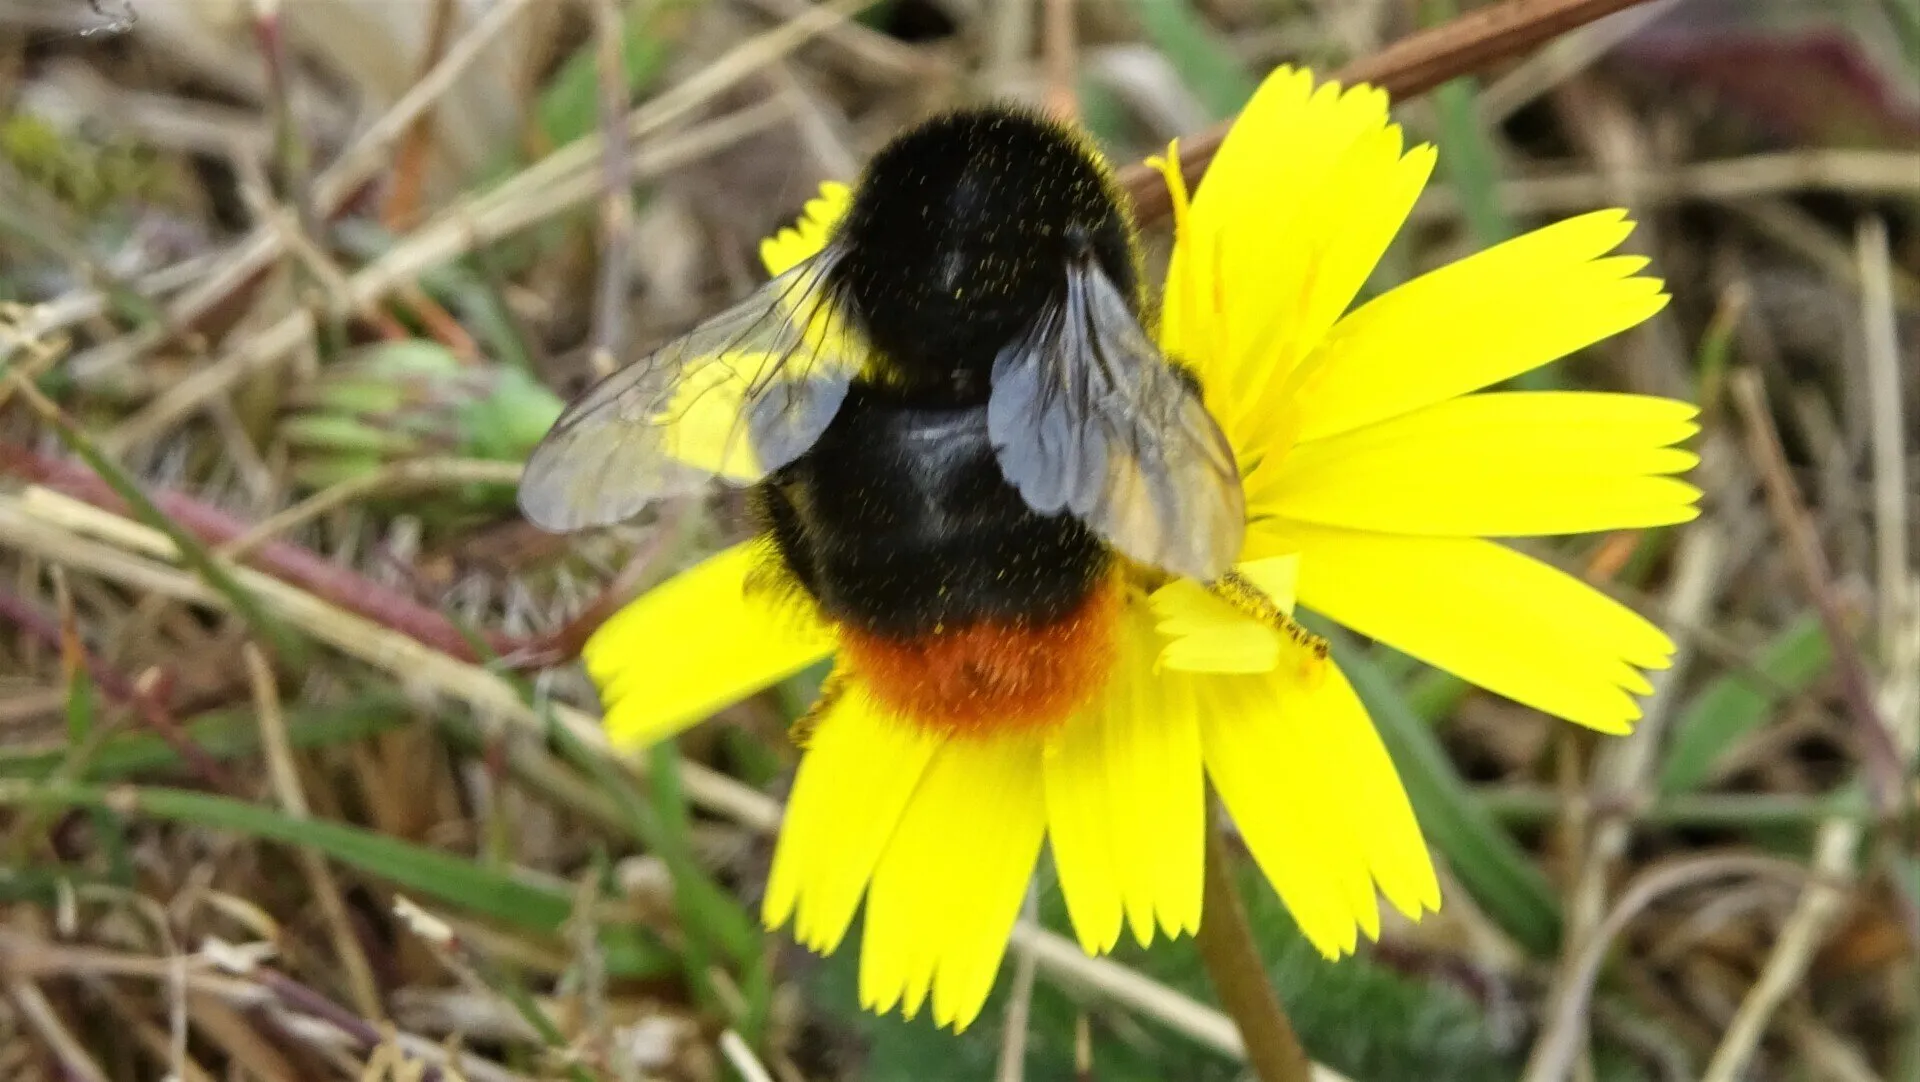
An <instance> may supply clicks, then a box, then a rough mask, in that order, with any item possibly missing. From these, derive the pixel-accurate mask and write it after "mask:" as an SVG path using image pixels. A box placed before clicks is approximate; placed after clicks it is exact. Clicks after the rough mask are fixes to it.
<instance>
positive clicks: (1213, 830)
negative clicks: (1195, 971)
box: [1193, 807, 1313, 1082]
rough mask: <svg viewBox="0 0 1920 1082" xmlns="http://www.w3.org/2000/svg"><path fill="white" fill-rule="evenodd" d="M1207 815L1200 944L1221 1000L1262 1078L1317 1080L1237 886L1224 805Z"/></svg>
mask: <svg viewBox="0 0 1920 1082" xmlns="http://www.w3.org/2000/svg"><path fill="white" fill-rule="evenodd" d="M1207 820H1208V821H1207V872H1206V888H1205V889H1206V895H1205V898H1204V900H1203V901H1202V903H1201V909H1200V931H1199V932H1198V933H1197V934H1196V935H1195V936H1194V940H1193V941H1194V944H1195V945H1196V946H1198V947H1199V948H1200V958H1201V960H1202V961H1203V962H1205V963H1206V967H1207V976H1208V978H1209V979H1211V980H1212V981H1213V990H1214V994H1215V995H1217V996H1219V997H1220V1006H1221V1007H1222V1008H1223V1009H1225V1011H1226V1012H1227V1014H1228V1015H1230V1016H1231V1017H1232V1018H1233V1024H1234V1025H1235V1026H1237V1027H1239V1030H1240V1039H1241V1040H1242V1041H1244V1042H1245V1043H1246V1046H1247V1063H1248V1064H1249V1065H1250V1066H1251V1067H1252V1068H1253V1073H1254V1074H1255V1075H1256V1076H1258V1077H1259V1079H1260V1082H1311V1079H1312V1078H1313V1064H1312V1062H1311V1061H1310V1060H1308V1059H1307V1052H1306V1049H1304V1048H1302V1047H1300V1038H1299V1037H1298V1036H1296V1035H1295V1034H1294V1032H1293V1022H1292V1021H1291V1020H1290V1019H1288V1017H1287V1010H1286V1008H1285V1007H1282V1006H1281V1005H1280V997H1279V996H1277V995H1275V994H1274V991H1273V986H1272V985H1271V984H1269V983H1267V967H1266V965H1265V964H1264V963H1262V962H1261V961H1260V951H1259V949H1258V948H1257V947H1256V946H1255V945H1254V941H1253V927H1252V925H1250V924H1248V923H1247V910H1246V907H1245V906H1242V905H1241V904H1240V894H1239V891H1238V890H1237V889H1236V888H1235V887H1234V883H1233V874H1232V872H1231V871H1230V870H1229V869H1228V864H1227V862H1228V859H1229V857H1228V854H1227V843H1226V839H1225V837H1223V836H1222V834H1221V823H1220V811H1219V808H1218V807H1214V808H1213V809H1212V811H1211V812H1210V813H1209V814H1208V817H1207Z"/></svg>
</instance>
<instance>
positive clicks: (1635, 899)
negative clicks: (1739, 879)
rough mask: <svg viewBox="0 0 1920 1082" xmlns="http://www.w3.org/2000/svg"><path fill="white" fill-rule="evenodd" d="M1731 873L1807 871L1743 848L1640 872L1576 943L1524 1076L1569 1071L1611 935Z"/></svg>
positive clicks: (1546, 1079) (1794, 877)
mask: <svg viewBox="0 0 1920 1082" xmlns="http://www.w3.org/2000/svg"><path fill="white" fill-rule="evenodd" d="M1735 876H1754V877H1757V876H1768V877H1772V878H1778V879H1783V880H1787V881H1790V882H1799V881H1801V880H1803V879H1804V878H1805V877H1806V872H1805V870H1804V869H1802V868H1800V867H1799V866H1797V865H1795V864H1792V863H1790V862H1788V861H1784V860H1779V859H1776V858H1773V857H1756V856H1749V855H1747V854H1745V853H1728V854H1723V855H1719V856H1706V857H1700V858H1698V859H1694V860H1685V861H1677V862H1673V863H1670V864H1667V865H1664V866H1661V867H1656V868H1653V869H1651V870H1649V871H1646V872H1643V873H1642V874H1641V875H1640V876H1639V877H1638V878H1636V879H1635V880H1634V881H1633V884H1632V885H1631V886H1629V887H1628V888H1627V889H1626V890H1625V891H1624V892H1623V893H1622V894H1621V895H1620V900H1619V902H1617V903H1615V904H1614V907H1613V910H1612V911H1611V912H1609V913H1608V914H1607V918H1606V919H1605V920H1603V921H1601V922H1600V925H1599V927H1597V928H1596V929H1594V933H1593V936H1592V937H1591V938H1590V939H1589V940H1588V941H1587V942H1586V943H1585V944H1584V945H1583V946H1582V947H1581V948H1580V954H1579V957H1578V958H1577V959H1576V961H1575V964H1574V967H1573V974H1574V979H1572V980H1569V981H1567V982H1565V983H1564V984H1562V985H1561V986H1560V987H1559V988H1557V989H1556V991H1555V995H1554V1002H1553V1003H1552V1004H1550V1005H1549V1006H1548V1008H1547V1019H1546V1024H1545V1025H1544V1026H1543V1027H1542V1033H1541V1036H1540V1039H1539V1040H1538V1041H1537V1042H1535V1044H1534V1046H1533V1054H1532V1055H1531V1056H1529V1057H1528V1059H1527V1070H1526V1074H1525V1075H1524V1076H1523V1079H1524V1082H1561V1080H1562V1079H1565V1078H1566V1077H1568V1074H1569V1072H1570V1071H1571V1070H1572V1068H1573V1060H1574V1057H1575V1055H1576V1054H1577V1052H1578V1049H1579V1047H1580V1037H1581V1035H1583V1034H1584V1033H1585V1032H1586V1024H1585V1020H1586V1015H1587V1010H1588V1002H1589V1000H1590V998H1591V996H1592V994H1593V984H1594V980H1595V978H1596V977H1598V976H1599V973H1600V963H1601V962H1603V961H1605V959H1606V957H1607V952H1608V951H1609V949H1610V948H1611V947H1612V945H1613V940H1614V937H1616V936H1618V935H1619V934H1620V933H1621V931H1622V930H1624V929H1625V928H1626V926H1627V925H1628V923H1630V922H1631V921H1632V920H1633V918H1634V917H1636V916H1638V915H1639V914H1640V912H1641V911H1642V910H1644V909H1646V908H1647V907H1648V906H1649V905H1652V904H1653V903H1654V902H1655V901H1658V900H1659V899H1660V898H1661V897H1663V896H1665V895H1667V894H1670V893H1672V892H1673V891H1676V890H1682V889H1685V888H1688V887H1697V886H1701V885H1703V884H1705V883H1710V882H1714V881H1717V880H1721V879H1727V878H1732V877H1735Z"/></svg>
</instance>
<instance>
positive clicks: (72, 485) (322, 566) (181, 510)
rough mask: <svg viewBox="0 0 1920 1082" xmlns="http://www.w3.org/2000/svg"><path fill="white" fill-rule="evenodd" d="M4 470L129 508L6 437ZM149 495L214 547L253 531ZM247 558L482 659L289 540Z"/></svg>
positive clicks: (101, 484) (461, 639) (213, 512)
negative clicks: (12, 442) (8, 440)
mask: <svg viewBox="0 0 1920 1082" xmlns="http://www.w3.org/2000/svg"><path fill="white" fill-rule="evenodd" d="M0 472H4V473H8V474H12V475H13V476H15V477H18V478H21V479H22V480H26V481H32V482H36V483H39V484H43V485H46V486H47V487H49V488H53V489H56V490H58V491H61V492H64V493H66V494H67V495H69V496H73V497H75V498H76V499H80V500H84V501H86V502H87V503H90V504H92V505H93V506H95V507H98V508H101V509H103V510H107V511H112V512H114V513H115V514H125V513H127V507H126V504H125V503H124V502H123V501H122V500H121V499H120V497H119V495H118V494H116V493H115V492H114V491H113V489H112V488H111V487H110V486H109V485H108V484H107V483H106V482H105V481H103V480H101V479H100V478H98V477H96V476H94V474H93V473H92V472H91V471H89V470H87V469H85V468H84V467H81V466H77V465H74V464H72V463H69V462H65V461H62V460H60V459H56V458H50V457H48V456H46V455H42V454H39V453H37V452H34V451H31V450H29V449H27V448H25V447H21V446H20V445H18V444H11V443H3V442H0ZM148 495H149V498H151V499H152V500H153V502H154V504H155V505H156V506H157V507H159V508H160V510H162V511H164V512H165V513H166V514H167V516H168V517H170V518H172V519H173V520H174V521H175V522H177V523H179V524H180V526H181V528H183V529H185V530H186V531H187V532H189V533H191V534H193V535H194V536H195V537H198V538H199V539H200V540H201V541H202V542H204V543H205V544H208V545H212V546H222V545H226V544H229V543H231V542H233V541H235V540H238V539H239V538H241V537H244V536H246V535H247V534H248V533H249V532H250V531H251V529H252V526H251V524H249V523H247V522H243V521H241V520H240V519H237V518H234V517H233V516H232V515H229V514H227V513H226V512H224V511H221V510H219V509H218V508H215V507H212V506H210V505H208V504H204V503H201V502H200V501H199V500H196V499H193V498H192V497H190V496H185V495H182V494H181V493H178V492H172V491H169V490H166V489H159V488H156V489H153V490H151V491H150V492H149V493H148ZM245 562H247V563H249V564H252V565H253V566H255V567H258V568H260V569H261V570H263V571H266V572H268V573H270V574H272V575H273V576H274V577H276V578H279V579H282V580H285V581H286V582H289V583H292V584H294V585H297V586H299V587H301V588H302V589H304V590H306V591H308V592H309V593H312V594H314V595H316V596H318V597H321V598H324V599H326V600H327V601H328V602H329V603H331V604H334V605H337V606H339V607H340V608H343V609H346V610H348V611H350V612H353V613H356V614H358V615H360V616H364V617H366V618H367V619H369V620H372V621H374V622H376V623H379V624H383V625H385V626H387V627H390V628H392V629H394V630H396V631H399V632H401V633H402V634H405V635H408V636H410V637H411V638H414V639H416V640H418V641H419V642H421V643H423V644H425V645H427V646H431V647H433V648H434V649H435V650H439V651H441V652H443V653H446V654H451V655H452V656H454V657H457V658H460V659H462V660H464V661H469V662H472V661H476V660H478V656H477V655H476V654H475V653H474V649H473V645H472V643H470V642H469V641H468V640H467V637H466V636H465V635H464V634H462V633H461V631H460V629H459V628H457V627H455V626H454V624H453V622H452V621H451V620H448V619H447V618H446V617H445V616H442V615H441V614H439V613H437V612H435V611H433V610H432V609H429V608H427V607H426V606H424V605H421V604H419V603H417V602H415V601H413V600H411V599H409V598H406V597H402V596H400V595H399V594H397V593H394V592H393V591H392V590H390V589H388V588H386V587H383V586H380V585H378V584H376V583H374V582H371V581H369V580H368V579H366V578H364V577H362V576H360V575H358V574H356V573H354V572H352V571H350V570H347V569H346V568H343V567H341V566H339V565H338V564H334V563H332V562H330V561H328V560H326V559H324V558H322V557H320V556H318V555H316V554H315V553H312V552H310V551H308V550H306V549H304V548H301V547H300V546H298V545H294V544H291V543H288V542H284V541H273V542H268V543H267V544H264V545H262V546H260V548H259V549H258V550H256V551H255V552H253V553H252V554H251V555H250V556H249V557H248V558H247V560H246V561H245ZM483 637H484V638H485V640H486V642H487V643H488V645H489V647H490V648H491V649H493V650H494V651H496V652H498V653H507V652H510V651H512V650H516V649H520V648H522V646H523V645H524V644H522V643H520V642H517V641H515V640H513V639H511V638H509V637H508V636H505V635H501V634H498V633H493V634H489V635H485V636H483Z"/></svg>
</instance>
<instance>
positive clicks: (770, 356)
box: [520, 108, 1245, 727]
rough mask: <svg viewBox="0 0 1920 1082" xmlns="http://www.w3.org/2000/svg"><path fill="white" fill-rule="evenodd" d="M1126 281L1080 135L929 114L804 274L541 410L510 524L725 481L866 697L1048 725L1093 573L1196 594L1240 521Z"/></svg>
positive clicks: (1207, 430) (1229, 463) (574, 522)
mask: <svg viewBox="0 0 1920 1082" xmlns="http://www.w3.org/2000/svg"><path fill="white" fill-rule="evenodd" d="M1140 280H1141V271H1140V261H1139V256H1138V252H1137V248H1136V245H1135V243H1134V235H1133V225H1132V221H1131V219H1130V218H1129V216H1128V213H1127V211H1126V209H1125V203H1124V202H1123V199H1122V197H1121V195H1120V193H1119V192H1118V190H1117V189H1116V188H1115V186H1114V183H1113V180H1112V177H1111V176H1110V174H1109V172H1108V170H1107V167H1106V165H1105V164H1104V162H1103V160H1102V159H1101V158H1100V156H1099V154H1098V153H1097V152H1096V151H1095V150H1094V149H1093V148H1092V147H1091V145H1090V144H1089V143H1088V142H1087V141H1086V140H1085V139H1084V137H1082V136H1081V135H1079V134H1078V133H1076V132H1074V131H1073V130H1071V129H1069V128H1066V127H1063V126H1061V125H1059V124H1056V123H1054V122H1052V121H1049V120H1046V119H1044V118H1042V117H1040V116H1038V115H1036V114H1032V113H1028V112H1023V111H1019V110H1012V109H1003V108H989V109H978V110H972V111H968V112H962V113H956V114H953V115H951V116H946V117H942V118H938V119H935V120H932V121H929V122H927V123H925V124H923V125H921V126H919V127H917V128H915V129H913V130H911V131H909V132H907V133H905V134H903V135H901V136H900V137H898V138H897V139H895V140H894V141H893V142H892V143H889V144H888V145H887V146H886V147H885V148H883V149H882V150H881V151H880V152H879V154H877V155H876V156H875V157H874V159H873V161H872V163H871V164H870V166H869V168H868V169H867V172H866V175H865V176H864V177H863V178H862V180H861V182H860V184H859V186H858V187H857V188H856V189H855V192H854V194H853V197H852V199H851V201H850V203H849V205H848V207H847V210H846V213H845V214H844V216H843V217H842V218H841V220H840V221H839V222H838V223H837V224H836V225H835V226H834V227H833V228H832V231H831V233H830V235H829V236H828V238H827V239H826V242H825V245H824V247H822V248H821V249H820V251H819V252H818V253H817V254H816V255H814V256H812V257H810V258H808V259H806V260H804V261H803V262H801V263H800V264H799V265H797V266H794V267H793V268H791V269H789V270H787V271H786V272H785V273H782V274H780V275H779V276H777V277H775V278H774V279H773V280H772V281H771V282H769V283H768V284H767V285H766V286H765V287H763V288H762V289H760V290H759V291H757V292H755V293H754V294H753V295H752V296H750V297H747V298H746V299H744V300H742V301H740V302H739V303H737V304H735V305H734V306H733V307H731V308H729V309H728V310H726V311H724V312H722V313H720V314H718V315H716V316H714V317H713V318H711V319H709V320H708V321H707V322H706V323H704V324H702V325H701V326H700V327H698V328H696V329H695V330H693V331H692V332H689V333H688V334H687V335H685V336H683V337H682V338H680V339H677V340H676V341H674V342H671V343H668V344H667V345H666V346H663V347H661V348H660V349H659V350H657V351H655V352H654V353H653V354H650V355H649V356H648V357H647V358H646V359H645V360H643V361H641V362H640V363H637V364H635V365H632V366H630V367H629V368H626V369H623V370H622V371H620V372H616V373H615V374H614V375H612V376H610V377H608V378H607V379H606V380H605V381H603V382H602V383H601V384H599V385H598V386H596V387H594V388H593V389H591V390H589V391H588V392H587V394H586V395H585V396H583V397H582V398H581V399H580V400H579V401H578V402H575V403H574V404H573V405H571V406H570V407H568V409H567V411H566V413H565V414H563V415H562V416H561V418H560V419H559V421H557V422H556V423H555V425H554V428H553V431H552V432H550V433H549V434H548V436H547V438H546V439H545V440H544V441H542V443H541V445H540V447H538V448H537V449H536V450H535V451H534V454H533V456H532V457H531V458H530V459H529V461H528V463H527V469H526V474H525V477H524V479H523V480H522V482H521V489H520V504H521V508H522V510H523V511H524V512H525V513H526V515H527V517H528V518H529V519H531V520H532V521H534V522H536V523H538V524H540V525H542V526H546V527H548V528H550V529H573V528H578V527H581V526H587V525H596V524H601V523H608V522H616V521H619V520H621V519H624V518H627V517H630V516H631V515H632V514H634V513H635V512H637V511H638V510H640V509H641V508H643V507H645V506H646V505H647V504H648V503H650V502H651V501H653V500H656V499H659V498H661V497H662V496H669V495H677V494H687V493H692V492H696V491H699V490H700V489H701V488H702V487H704V486H705V485H706V484H708V483H711V482H712V481H715V480H723V481H726V482H729V483H733V484H744V485H752V486H754V487H755V501H754V502H755V504H756V505H757V507H758V508H759V510H760V513H761V515H762V517H763V519H764V523H765V527H766V532H767V534H768V535H769V536H770V538H771V540H772V542H773V545H774V547H775V549H776V550H777V551H778V553H779V556H780V562H781V564H782V565H784V570H785V571H786V572H788V577H789V578H791V580H792V581H793V582H794V583H795V584H797V585H798V586H799V587H800V588H801V589H802V590H804V591H805V593H807V594H808V595H809V596H810V597H811V598H812V599H813V600H814V601H815V602H816V603H817V605H818V608H819V609H820V611H821V612H822V613H823V614H824V615H825V616H826V617H828V618H829V619H830V621H831V622H833V623H834V624H835V625H836V626H837V627H838V628H839V630H840V636H839V641H840V657H841V660H842V662H843V663H846V664H848V665H850V666H851V667H852V668H853V669H854V670H855V671H858V672H861V673H862V674H863V676H864V677H865V683H867V684H868V685H869V686H872V687H882V688H892V689H893V691H892V693H890V695H891V697H890V698H887V701H888V702H889V703H890V704H891V705H893V706H894V707H895V708H897V709H898V710H900V711H901V712H903V713H906V714H909V715H913V716H928V715H934V714H938V715H941V716H943V717H945V718H946V719H947V721H948V723H950V724H951V725H954V726H962V727H964V726H967V725H972V724H974V723H975V721H977V720H980V719H986V718H992V717H999V716H1005V715H1009V714H1013V715H1025V716H1032V717H1042V716H1045V717H1057V716H1061V714H1060V712H1061V711H1065V710H1070V709H1073V708H1075V707H1076V705H1077V704H1079V703H1082V702H1084V701H1086V697H1087V696H1088V695H1090V694H1092V693H1093V689H1095V688H1097V687H1098V686H1099V681H1100V679H1101V674H1102V673H1103V672H1104V671H1105V669H1104V665H1105V662H1104V661H1103V660H1102V659H1103V658H1104V657H1105V656H1106V652H1107V650H1108V646H1109V644H1110V643H1111V642H1112V631H1113V628H1114V627H1116V626H1117V624H1116V623H1115V618H1116V615H1117V613H1118V612H1119V611H1120V610H1119V607H1118V606H1119V602H1118V599H1119V598H1120V597H1121V596H1122V593H1123V592H1122V591H1121V589H1120V588H1119V587H1118V586H1117V585H1116V584H1117V583H1118V581H1119V580H1118V577H1117V576H1116V575H1115V574H1113V573H1112V572H1113V570H1114V569H1115V567H1116V564H1117V562H1118V560H1119V558H1121V557H1124V558H1126V559H1128V560H1131V561H1133V562H1134V563H1136V564H1138V565H1143V566H1147V567H1152V568H1157V569H1159V570H1160V571H1162V572H1165V573H1168V574H1179V575H1187V576H1190V577H1193V578H1196V579H1200V580H1202V581H1210V580H1212V579H1214V578H1215V577H1217V576H1218V575H1220V574H1221V573H1223V572H1224V571H1226V570H1227V569H1228V568H1229V567H1230V566H1231V565H1232V561H1233V559H1234V557H1235V556H1236V555H1237V554H1238V552H1239V547H1240V543H1241V539H1242V536H1243V534H1244V532H1245V514H1244V498H1243V496H1242V494H1241V490H1240V478H1239V472H1238V468H1237V464H1236V461H1235V458H1234V454H1233V450H1232V448H1231V447H1230V446H1229V445H1228V444H1227V441H1226V438H1225V436H1224V435H1223V434H1222V433H1221V431H1220V428H1219V426H1218V425H1216V424H1215V423H1214V421H1213V419H1212V417H1211V416H1210V415H1209V414H1208V413H1207V411H1206V408H1205V406H1204V405H1203V404H1202V401H1201V396H1200V391H1199V388H1198V386H1197V384H1196V383H1195V382H1194V381H1193V380H1192V379H1191V378H1190V377H1189V376H1187V375H1185V374H1183V373H1182V372H1181V371H1180V370H1179V369H1178V368H1177V367H1176V366H1175V365H1173V364H1171V363H1169V362H1168V361H1167V359H1166V358H1164V357H1163V356H1162V355H1161V354H1160V352H1159V349H1158V348H1157V347H1156V346H1155V344H1154V342H1153V339H1152V336H1151V335H1150V334H1149V333H1148V331H1147V329H1146V326H1145V320H1144V316H1143V302H1142V299H1141V295H1140V294H1141V290H1140ZM883 697H885V696H883Z"/></svg>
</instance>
